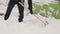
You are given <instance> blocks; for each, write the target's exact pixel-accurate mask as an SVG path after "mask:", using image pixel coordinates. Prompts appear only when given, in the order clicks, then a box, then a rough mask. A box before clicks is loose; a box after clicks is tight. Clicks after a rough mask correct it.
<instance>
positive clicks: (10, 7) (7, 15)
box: [4, 0, 15, 20]
mask: <svg viewBox="0 0 60 34" xmlns="http://www.w3.org/2000/svg"><path fill="white" fill-rule="evenodd" d="M14 5H15V3H14V2H13V1H12V0H10V2H9V4H8V8H7V11H6V14H5V17H4V19H5V20H7V19H8V18H9V16H10V14H11V11H12V8H13V7H14Z"/></svg>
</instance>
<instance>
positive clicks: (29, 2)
mask: <svg viewBox="0 0 60 34" xmlns="http://www.w3.org/2000/svg"><path fill="white" fill-rule="evenodd" d="M28 4H29V9H30V13H31V14H33V12H32V0H28Z"/></svg>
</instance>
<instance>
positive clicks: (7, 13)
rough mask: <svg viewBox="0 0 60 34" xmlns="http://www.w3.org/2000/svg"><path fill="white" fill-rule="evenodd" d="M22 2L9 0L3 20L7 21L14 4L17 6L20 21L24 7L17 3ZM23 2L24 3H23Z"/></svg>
mask: <svg viewBox="0 0 60 34" xmlns="http://www.w3.org/2000/svg"><path fill="white" fill-rule="evenodd" d="M21 1H22V0H10V2H9V4H8V8H7V11H6V14H5V17H4V19H5V20H7V19H8V18H9V16H10V14H11V11H12V9H13V7H14V6H15V4H17V5H18V8H19V20H22V19H23V17H24V7H23V6H21V5H20V4H19V3H18V2H21ZM23 2H24V1H23Z"/></svg>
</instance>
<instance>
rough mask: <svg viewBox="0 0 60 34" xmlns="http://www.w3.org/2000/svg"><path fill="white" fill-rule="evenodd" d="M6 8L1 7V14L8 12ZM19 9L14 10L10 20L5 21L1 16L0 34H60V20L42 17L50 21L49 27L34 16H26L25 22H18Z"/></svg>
mask: <svg viewBox="0 0 60 34" xmlns="http://www.w3.org/2000/svg"><path fill="white" fill-rule="evenodd" d="M6 8H7V7H5V6H3V5H0V13H4V14H5V12H6ZM18 16H19V13H18V8H15V7H14V9H13V10H12V13H11V16H10V18H9V19H8V20H7V21H5V20H4V16H0V34H60V19H59V20H58V19H54V18H46V17H43V16H40V18H41V19H42V20H43V21H45V20H47V21H48V23H49V24H48V25H46V26H45V25H44V24H43V23H42V22H41V21H39V20H38V19H37V18H36V17H34V16H33V15H30V14H29V15H26V13H25V14H24V21H23V22H21V23H19V22H18Z"/></svg>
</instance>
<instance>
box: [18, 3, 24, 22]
mask: <svg viewBox="0 0 60 34" xmlns="http://www.w3.org/2000/svg"><path fill="white" fill-rule="evenodd" d="M23 3H24V2H23ZM18 8H19V19H18V20H19V22H22V21H23V18H24V7H23V6H22V5H20V4H19V3H18Z"/></svg>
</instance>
